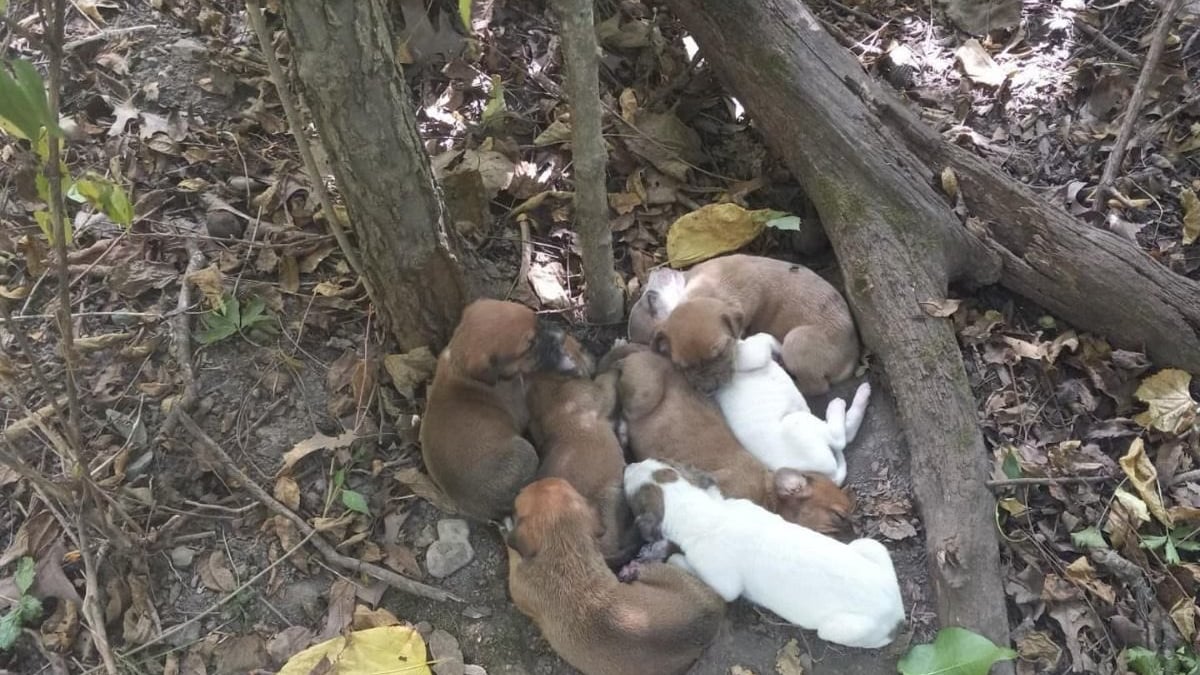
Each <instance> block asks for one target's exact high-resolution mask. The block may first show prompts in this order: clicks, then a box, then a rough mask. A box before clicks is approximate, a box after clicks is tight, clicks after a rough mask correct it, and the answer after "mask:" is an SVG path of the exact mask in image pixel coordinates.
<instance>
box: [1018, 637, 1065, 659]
mask: <svg viewBox="0 0 1200 675" xmlns="http://www.w3.org/2000/svg"><path fill="white" fill-rule="evenodd" d="M1017 653H1018V654H1020V655H1021V658H1022V659H1025V660H1026V661H1041V662H1042V665H1043V666H1045V667H1046V668H1053V667H1054V666H1055V665H1056V664H1057V663H1058V660H1059V659H1060V658H1062V648H1061V647H1059V646H1058V645H1056V644H1054V640H1052V639H1051V638H1050V636H1049V635H1047V634H1046V633H1043V632H1040V631H1039V632H1035V633H1030V634H1028V635H1026V636H1025V637H1023V638H1021V639H1020V640H1017Z"/></svg>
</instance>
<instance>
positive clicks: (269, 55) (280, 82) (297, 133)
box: [246, 0, 363, 276]
mask: <svg viewBox="0 0 1200 675" xmlns="http://www.w3.org/2000/svg"><path fill="white" fill-rule="evenodd" d="M246 14H247V15H249V17H250V25H252V26H253V27H254V33H255V34H256V35H257V36H258V44H259V47H260V48H261V49H262V53H263V58H264V59H266V61H267V69H268V70H269V71H270V73H271V82H272V83H273V84H274V85H275V91H276V93H277V94H278V95H279V102H280V103H282V104H283V113H284V116H285V117H287V122H288V128H289V129H291V131H292V137H293V138H295V139H296V147H298V148H299V149H300V157H301V158H303V160H304V169H305V171H307V172H308V180H309V182H310V183H312V189H313V192H316V193H317V200H318V201H320V202H321V210H322V211H324V212H325V222H327V223H329V229H330V230H332V231H333V236H334V238H335V239H337V243H338V246H340V247H341V249H342V253H344V254H345V255H346V262H348V263H350V268H351V269H353V270H354V272H355V273H356V274H358V275H359V276H362V274H363V268H362V264H361V263H360V262H359V259H358V251H357V249H355V248H354V247H353V246H352V245H351V244H350V239H349V237H347V236H346V231H345V230H344V229H343V228H342V223H341V221H340V220H339V219H338V215H337V211H334V210H333V200H332V199H330V198H329V191H328V190H326V189H325V181H324V180H322V179H321V172H320V171H318V169H317V160H316V158H315V157H314V156H313V152H312V148H311V147H310V146H309V144H308V137H307V136H305V135H304V130H303V129H301V128H300V120H301V117H300V113H299V112H298V111H297V110H296V104H295V103H293V102H292V97H291V96H290V95H289V94H288V87H287V77H286V76H285V75H284V73H283V68H281V67H280V65H279V59H277V58H276V57H275V46H274V44H273V43H272V42H271V33H270V32H268V31H267V21H266V19H264V18H263V13H262V7H261V5H259V2H258V0H246Z"/></svg>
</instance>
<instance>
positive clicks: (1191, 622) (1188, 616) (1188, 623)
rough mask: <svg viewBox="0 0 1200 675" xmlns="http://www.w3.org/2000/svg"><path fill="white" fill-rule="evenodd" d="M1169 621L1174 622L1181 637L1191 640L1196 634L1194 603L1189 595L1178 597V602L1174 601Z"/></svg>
mask: <svg viewBox="0 0 1200 675" xmlns="http://www.w3.org/2000/svg"><path fill="white" fill-rule="evenodd" d="M1171 621H1172V622H1174V623H1175V627H1176V628H1178V629H1179V633H1180V634H1181V635H1183V639H1184V640H1186V641H1187V642H1191V641H1192V637H1193V636H1194V635H1196V603H1195V602H1193V601H1192V598H1191V596H1186V597H1183V598H1180V599H1179V602H1177V603H1175V606H1174V607H1172V608H1171Z"/></svg>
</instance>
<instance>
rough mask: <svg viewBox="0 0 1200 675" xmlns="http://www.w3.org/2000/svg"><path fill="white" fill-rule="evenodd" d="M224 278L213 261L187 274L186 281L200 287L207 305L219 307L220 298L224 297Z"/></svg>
mask: <svg viewBox="0 0 1200 675" xmlns="http://www.w3.org/2000/svg"><path fill="white" fill-rule="evenodd" d="M224 278H225V277H224V275H223V274H221V270H220V269H219V268H218V267H217V264H216V263H213V264H211V265H209V266H208V267H205V268H203V269H198V270H196V271H195V272H192V273H191V274H189V275H187V282H188V283H190V284H195V286H196V288H198V289H200V292H201V293H203V294H204V298H205V300H207V301H208V306H209V307H220V306H221V303H222V298H224V297H225V288H224V286H223V282H224Z"/></svg>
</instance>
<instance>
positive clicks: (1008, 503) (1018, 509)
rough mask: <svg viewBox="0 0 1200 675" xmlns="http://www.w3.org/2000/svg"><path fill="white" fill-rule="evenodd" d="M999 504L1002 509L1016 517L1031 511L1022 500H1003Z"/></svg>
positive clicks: (1010, 498)
mask: <svg viewBox="0 0 1200 675" xmlns="http://www.w3.org/2000/svg"><path fill="white" fill-rule="evenodd" d="M999 503H1000V508H1002V509H1004V510H1005V511H1008V512H1009V513H1011V514H1012V515H1014V516H1019V515H1021V514H1023V513H1025V512H1026V511H1028V510H1029V507H1027V506H1025V505H1024V504H1022V503H1021V500H1020V499H1014V498H1012V497H1009V498H1007V499H1001V500H1000V502H999Z"/></svg>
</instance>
